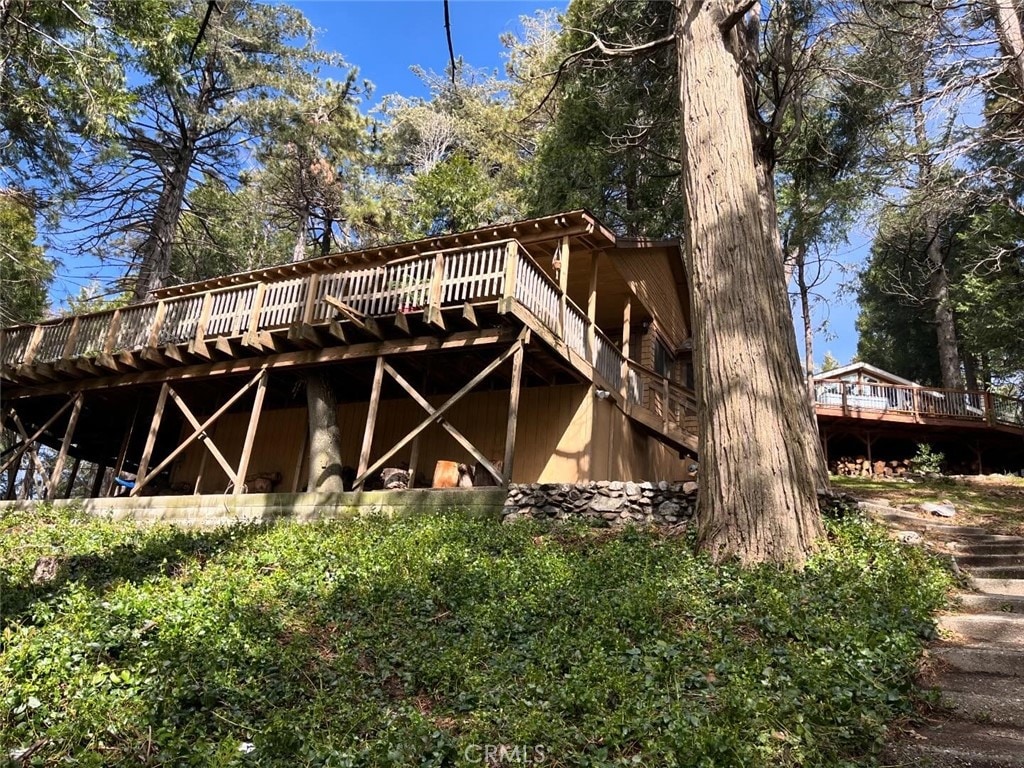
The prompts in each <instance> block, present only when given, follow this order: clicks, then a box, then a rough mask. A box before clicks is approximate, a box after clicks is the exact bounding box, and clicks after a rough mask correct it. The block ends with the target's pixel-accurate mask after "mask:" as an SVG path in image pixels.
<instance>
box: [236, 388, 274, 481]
mask: <svg viewBox="0 0 1024 768" xmlns="http://www.w3.org/2000/svg"><path fill="white" fill-rule="evenodd" d="M267 376H268V374H267V372H266V371H263V373H261V374H260V381H259V384H257V385H256V399H255V400H254V401H253V404H252V411H250V412H249V426H248V427H247V428H246V430H245V442H244V443H242V456H241V458H239V460H238V471H237V472H236V473H235V477H236V478H238V479H237V480H236V482H235V493H242V492H243V491H242V489H243V488H245V476H246V473H247V472H248V471H249V459H250V458H251V457H252V447H253V444H254V443H255V442H256V430H257V429H259V425H260V414H261V413H263V398H264V396H265V395H266V393H267ZM248 490H249V489H248V488H245V492H248Z"/></svg>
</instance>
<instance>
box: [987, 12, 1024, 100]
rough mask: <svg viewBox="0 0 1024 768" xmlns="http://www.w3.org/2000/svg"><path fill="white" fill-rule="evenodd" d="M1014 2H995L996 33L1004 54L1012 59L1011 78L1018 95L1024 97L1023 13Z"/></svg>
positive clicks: (1010, 66)
mask: <svg viewBox="0 0 1024 768" xmlns="http://www.w3.org/2000/svg"><path fill="white" fill-rule="evenodd" d="M1018 5H1019V4H1018V3H1016V2H1014V0H993V2H992V6H993V8H992V11H993V14H994V15H995V18H996V32H997V33H998V35H999V43H1000V45H1001V46H1002V48H1003V53H1004V54H1005V55H1006V56H1007V58H1009V59H1010V62H1009V70H1010V77H1012V78H1013V84H1014V85H1015V86H1016V88H1017V91H1018V95H1019V96H1024V31H1022V30H1021V26H1022V25H1021V14H1022V11H1021V9H1020V8H1019V7H1018Z"/></svg>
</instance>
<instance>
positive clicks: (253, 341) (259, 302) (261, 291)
mask: <svg viewBox="0 0 1024 768" xmlns="http://www.w3.org/2000/svg"><path fill="white" fill-rule="evenodd" d="M266 293H267V284H266V283H258V284H257V285H256V295H255V296H254V297H253V299H252V311H251V312H250V313H249V330H248V331H247V332H246V334H245V336H244V337H243V339H242V341H243V343H244V344H245V345H246V346H248V347H256V348H257V349H258V348H259V342H258V341H257V337H258V334H259V330H260V313H261V312H262V310H263V297H264V296H265V295H266Z"/></svg>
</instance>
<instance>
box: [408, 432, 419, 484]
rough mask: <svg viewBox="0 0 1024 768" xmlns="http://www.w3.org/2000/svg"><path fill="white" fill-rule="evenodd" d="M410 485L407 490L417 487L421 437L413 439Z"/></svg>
mask: <svg viewBox="0 0 1024 768" xmlns="http://www.w3.org/2000/svg"><path fill="white" fill-rule="evenodd" d="M409 451H410V452H409V484H408V485H407V486H406V487H407V488H415V487H416V469H417V467H418V466H419V463H420V438H419V435H417V436H416V437H414V438H413V439H412V448H410V449H409Z"/></svg>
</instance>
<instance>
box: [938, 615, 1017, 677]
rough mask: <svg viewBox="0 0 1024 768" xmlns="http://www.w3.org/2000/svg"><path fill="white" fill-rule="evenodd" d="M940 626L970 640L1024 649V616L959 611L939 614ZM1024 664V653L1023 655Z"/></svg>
mask: <svg viewBox="0 0 1024 768" xmlns="http://www.w3.org/2000/svg"><path fill="white" fill-rule="evenodd" d="M938 624H939V626H940V627H941V628H942V629H944V630H946V631H947V632H955V633H956V634H957V635H959V636H960V637H964V638H967V639H968V640H980V641H982V642H984V643H998V644H999V645H1012V646H1014V647H1019V648H1021V649H1022V650H1024V616H1014V615H1013V614H1010V615H1004V614H999V613H966V614H965V613H958V614H955V615H953V616H939V620H938ZM1021 664H1022V665H1024V655H1022V656H1021Z"/></svg>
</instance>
